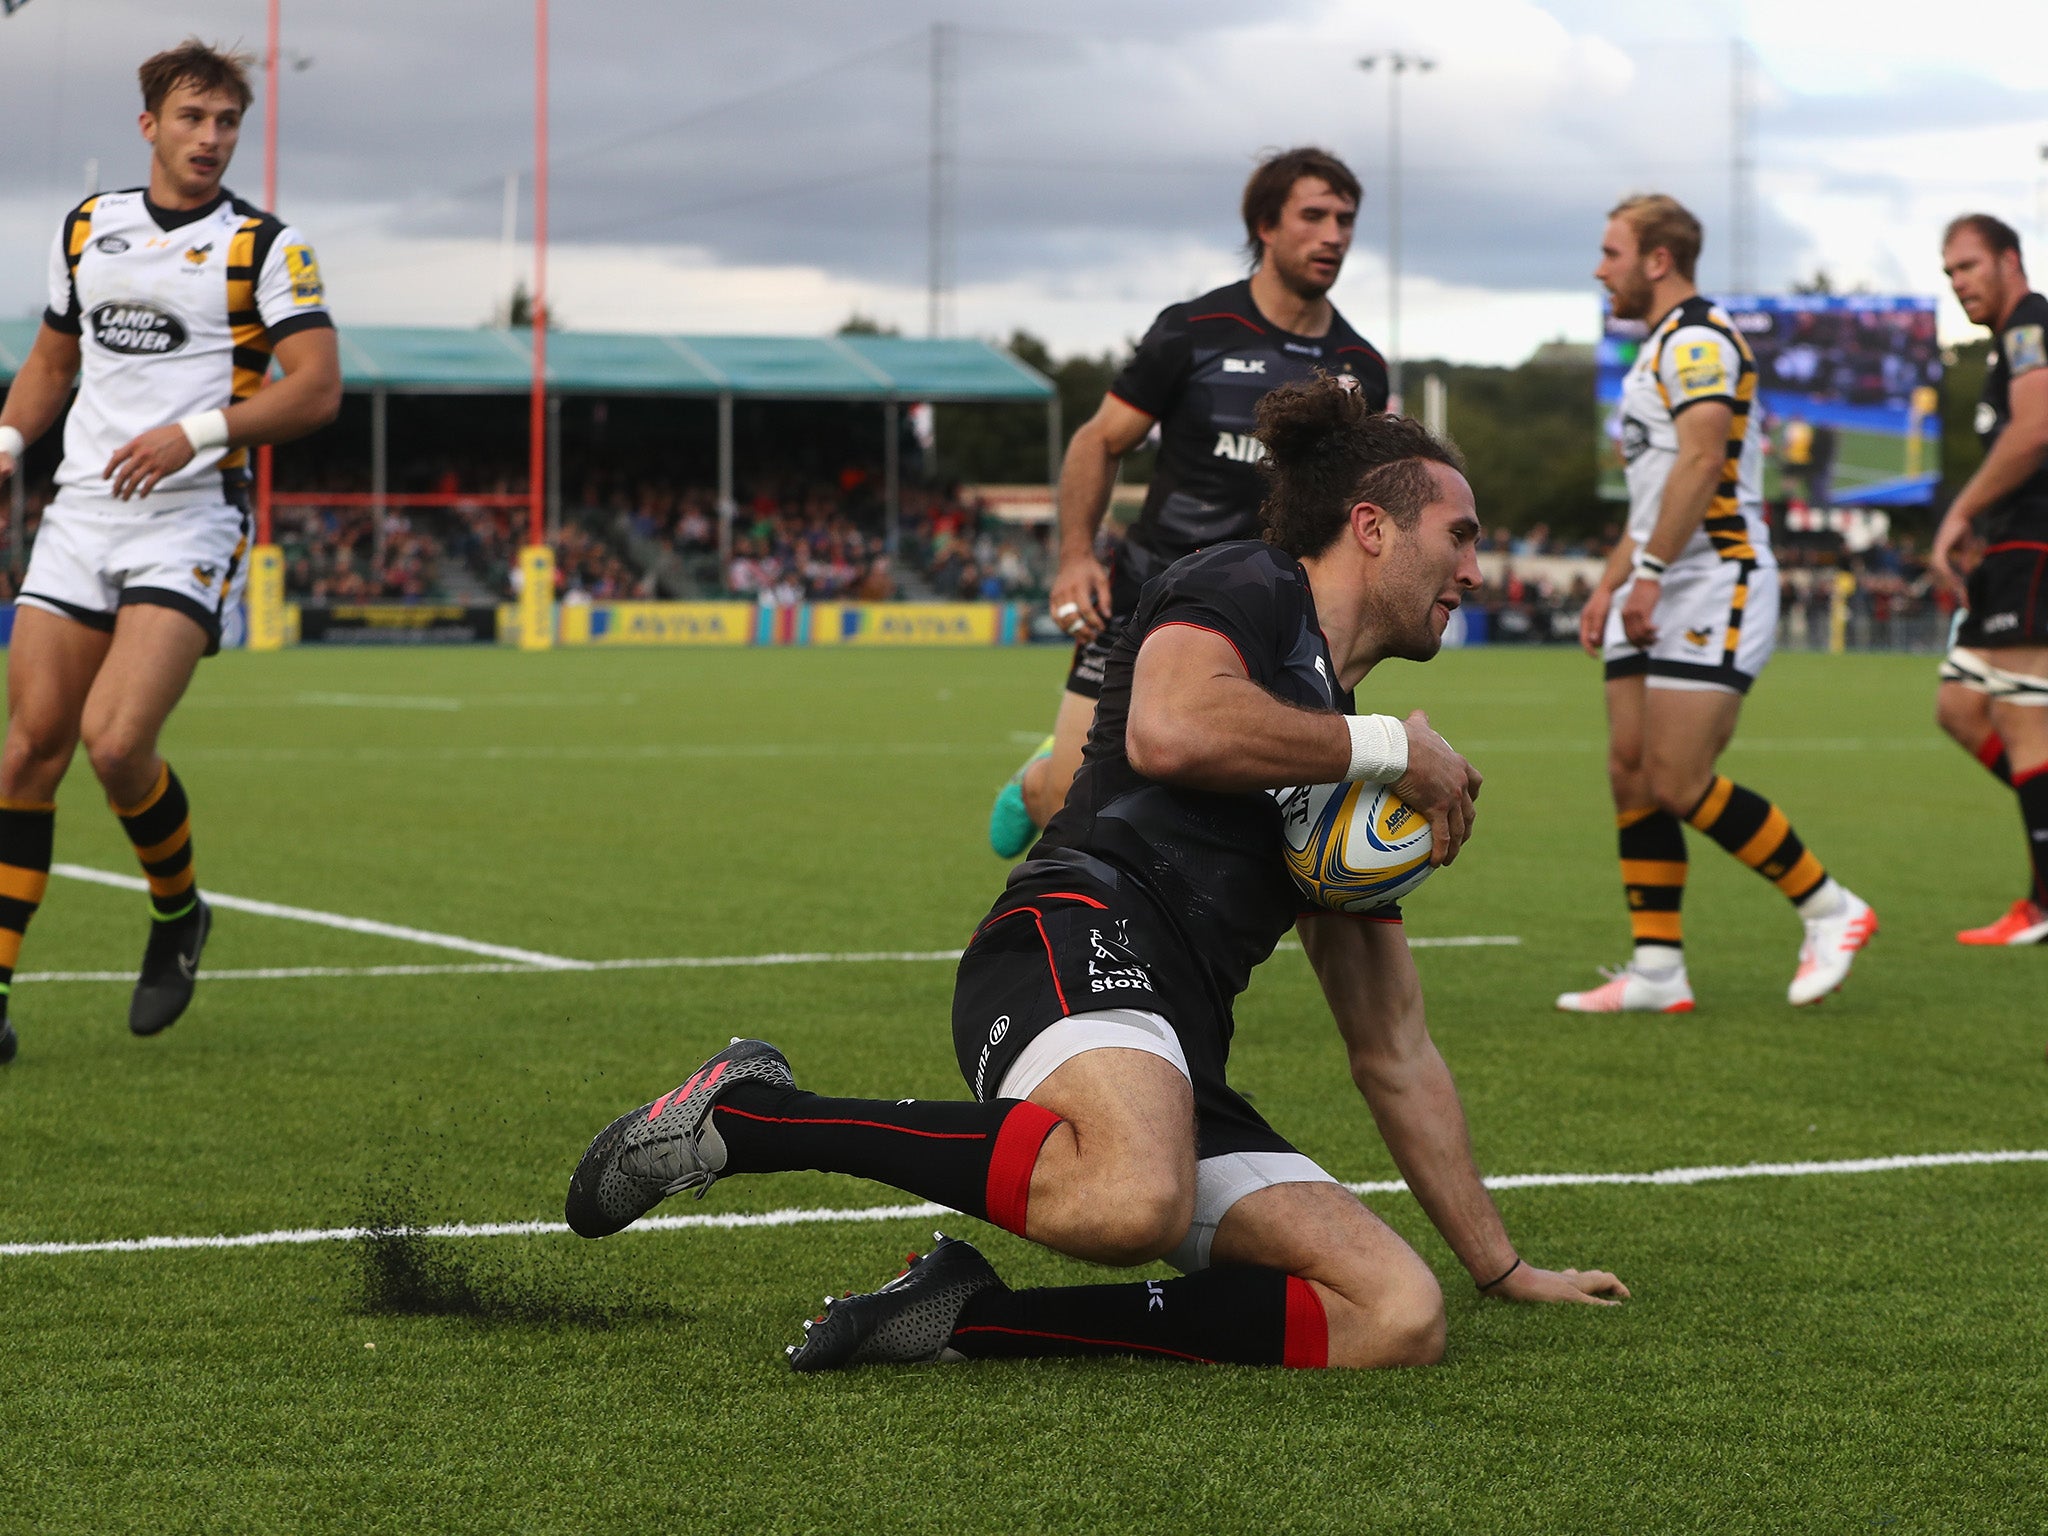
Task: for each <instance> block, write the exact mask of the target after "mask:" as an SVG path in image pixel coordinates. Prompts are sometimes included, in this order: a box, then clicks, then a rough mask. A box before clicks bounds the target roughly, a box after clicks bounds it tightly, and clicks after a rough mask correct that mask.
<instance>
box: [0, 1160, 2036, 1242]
mask: <svg viewBox="0 0 2048 1536" xmlns="http://www.w3.org/2000/svg"><path fill="white" fill-rule="evenodd" d="M1987 1163H2048V1151H2035V1152H1926V1153H1909V1154H1906V1155H1902V1156H1895V1157H1852V1158H1844V1159H1842V1160H1840V1161H1838V1162H1830V1163H1737V1164H1729V1165H1721V1166H1709V1167H1704V1168H1663V1169H1659V1170H1657V1171H1656V1172H1654V1173H1509V1174H1499V1175H1496V1176H1494V1177H1492V1178H1489V1179H1487V1180H1485V1181H1484V1182H1485V1184H1486V1187H1487V1188H1488V1189H1552V1188H1558V1187H1563V1186H1583V1185H1608V1184H1663V1185H1672V1184H1678V1185H1684V1184H1711V1183H1717V1182H1720V1181H1722V1180H1726V1179H1792V1178H1805V1177H1809V1176H1812V1175H1816V1174H1851V1173H1895V1172H1899V1171H1901V1170H1904V1169H1910V1168H1961V1167H1971V1166H1977V1165H1982V1164H1987ZM1344 1187H1345V1188H1346V1189H1348V1190H1351V1191H1352V1192H1353V1193H1354V1194H1361V1195H1391V1194H1402V1193H1405V1192H1406V1191H1407V1188H1408V1186H1407V1184H1406V1183H1404V1182H1403V1181H1401V1180H1399V1179H1388V1180H1368V1181H1365V1182H1363V1183H1357V1184H1346V1185H1345V1186H1344ZM953 1214H955V1213H954V1212H953V1211H951V1210H950V1209H949V1208H948V1207H946V1206H943V1205H932V1204H929V1203H920V1204H916V1205H858V1206H851V1207H847V1208H845V1209H840V1210H830V1209H817V1208H804V1207H788V1208H785V1209H783V1210H779V1211H734V1212H730V1213H720V1214H717V1215H701V1216H644V1217H642V1218H641V1219H640V1220H639V1221H637V1222H635V1223H634V1224H633V1225H632V1226H630V1227H628V1228H627V1229H626V1230H627V1231H628V1232H680V1231H692V1230H697V1229H703V1228H710V1229H715V1230H718V1231H728V1232H729V1231H735V1230H740V1229H744V1228H748V1227H795V1226H816V1225H824V1224H828V1223H833V1222H866V1221H898V1220H906V1219H909V1218H912V1217H915V1218H918V1219H928V1218H930V1217H933V1216H948V1215H953ZM417 1230H418V1231H419V1233H420V1234H421V1235H422V1236H425V1237H552V1236H556V1235H559V1234H561V1233H565V1232H567V1231H568V1230H569V1228H568V1226H567V1224H566V1223H564V1222H559V1221H493V1222H457V1223H454V1224H452V1225H448V1226H436V1227H421V1228H418V1229H417ZM369 1234H370V1229H369V1228H366V1227H300V1228H296V1229H289V1230H284V1231H276V1232H243V1233H238V1234H235V1235H232V1236H229V1235H225V1234H223V1235H219V1236H214V1237H121V1238H112V1239H108V1240H105V1241H101V1242H86V1243H0V1258H4V1259H19V1258H37V1257H56V1256H62V1255H68V1254H79V1253H153V1252H156V1251H158V1250H161V1249H186V1248H276V1247H286V1246H291V1245H297V1244H304V1243H345V1242H351V1241H353V1240H354V1239H356V1238H359V1237H367V1236H368V1235H369Z"/></svg>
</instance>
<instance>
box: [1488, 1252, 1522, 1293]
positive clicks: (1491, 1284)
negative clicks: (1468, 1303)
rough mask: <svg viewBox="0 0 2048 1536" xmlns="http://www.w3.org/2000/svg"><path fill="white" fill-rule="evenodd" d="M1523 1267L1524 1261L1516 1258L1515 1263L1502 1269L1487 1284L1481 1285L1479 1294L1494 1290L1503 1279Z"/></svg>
mask: <svg viewBox="0 0 2048 1536" xmlns="http://www.w3.org/2000/svg"><path fill="white" fill-rule="evenodd" d="M1521 1267H1522V1261H1521V1260H1520V1259H1516V1260H1515V1262H1514V1263H1512V1264H1510V1265H1509V1266H1508V1267H1507V1268H1506V1269H1504V1270H1502V1271H1501V1272H1500V1273H1499V1274H1497V1275H1495V1276H1494V1277H1493V1278H1492V1279H1491V1280H1489V1281H1487V1282H1486V1284H1484V1285H1482V1286H1480V1287H1479V1294H1480V1295H1482V1296H1483V1295H1485V1294H1486V1293H1487V1292H1488V1291H1490V1290H1492V1289H1493V1288H1494V1287H1495V1286H1496V1285H1499V1284H1500V1283H1501V1281H1503V1280H1505V1279H1507V1277H1508V1276H1509V1275H1512V1274H1513V1273H1514V1272H1515V1271H1516V1270H1518V1269H1520V1268H1521Z"/></svg>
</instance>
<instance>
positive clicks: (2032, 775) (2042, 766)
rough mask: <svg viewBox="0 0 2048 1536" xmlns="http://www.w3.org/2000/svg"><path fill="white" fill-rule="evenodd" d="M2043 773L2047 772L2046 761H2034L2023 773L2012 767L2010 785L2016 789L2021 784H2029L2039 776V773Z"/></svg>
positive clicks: (2047, 764) (2047, 765)
mask: <svg viewBox="0 0 2048 1536" xmlns="http://www.w3.org/2000/svg"><path fill="white" fill-rule="evenodd" d="M2044 773H2048V763H2036V764H2035V765H2034V766H2033V767H2031V768H2029V769H2028V770H2027V771H2026V772H2025V773H2021V772H2020V771H2019V770H2018V769H2014V770H2013V776H2012V787H2013V788H2014V789H2018V788H2019V787H2020V786H2021V785H2022V784H2031V783H2033V782H2034V780H2036V779H2038V778H2040V777H2041V775H2042V774H2044Z"/></svg>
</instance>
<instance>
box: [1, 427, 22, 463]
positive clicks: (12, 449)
mask: <svg viewBox="0 0 2048 1536" xmlns="http://www.w3.org/2000/svg"><path fill="white" fill-rule="evenodd" d="M27 450H28V439H27V438H25V437H23V436H22V435H21V428H19V427H0V453H4V454H6V455H7V457H9V458H10V459H18V458H20V457H21V456H22V454H23V453H25V452H27Z"/></svg>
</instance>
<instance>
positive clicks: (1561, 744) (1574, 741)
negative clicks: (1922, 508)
mask: <svg viewBox="0 0 2048 1536" xmlns="http://www.w3.org/2000/svg"><path fill="white" fill-rule="evenodd" d="M1944 742H1945V738H1943V737H1940V736H1936V735H1934V734H1933V733H1932V732H1930V733H1929V734H1928V735H1926V736H1924V737H1920V736H1887V737H1874V736H1873V737H1864V736H1752V737H1742V736H1738V737H1736V738H1735V740H1734V741H1733V742H1731V743H1730V744H1729V747H1728V750H1729V751H1730V752H1858V753H1862V752H1938V751H1940V750H1941V749H1942V747H1943V745H1944ZM1458 750H1459V751H1460V752H1464V753H1466V754H1467V755H1469V756H1471V757H1473V758H1474V759H1475V760H1476V759H1477V758H1478V757H1479V756H1480V755H1482V754H1492V755H1500V756H1509V755H1512V754H1514V753H1517V752H1543V753H1548V752H1571V753H1582V752H1605V751H1606V750H1607V745H1606V743H1605V741H1603V740H1601V739H1600V738H1598V737H1554V738H1542V737H1511V736H1510V737H1501V738H1499V739H1498V740H1491V741H1484V740H1482V741H1461V742H1460V743H1459V746H1458ZM180 755H181V756H190V755H191V754H190V753H189V752H186V753H182V754H180Z"/></svg>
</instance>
